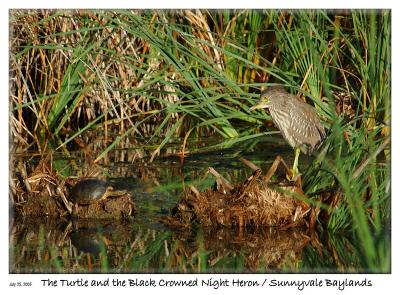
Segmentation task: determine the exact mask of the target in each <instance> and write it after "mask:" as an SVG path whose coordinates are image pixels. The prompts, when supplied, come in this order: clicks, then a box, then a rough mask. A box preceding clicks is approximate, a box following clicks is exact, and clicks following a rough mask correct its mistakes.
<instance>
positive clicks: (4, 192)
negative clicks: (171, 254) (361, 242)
mask: <svg viewBox="0 0 400 295" xmlns="http://www.w3.org/2000/svg"><path fill="white" fill-rule="evenodd" d="M4 2H5V1H2V3H1V4H0V22H1V32H2V34H0V38H1V42H0V56H1V61H2V64H3V66H2V67H1V68H0V73H1V74H0V75H1V80H0V81H1V99H0V111H1V112H2V114H1V116H0V130H1V132H2V134H1V138H2V139H3V140H4V142H3V143H2V144H1V147H0V149H1V152H0V157H1V158H0V163H3V167H1V169H0V173H1V178H0V179H1V185H0V191H1V194H0V197H1V202H2V203H1V207H0V208H1V210H2V212H1V216H2V220H1V221H2V222H1V223H0V224H1V237H2V243H1V246H0V247H1V254H2V257H3V259H2V260H1V273H0V276H1V279H0V288H2V289H3V290H4V291H8V292H7V293H5V294H8V293H11V292H12V293H13V294H24V295H26V294H29V292H30V293H31V294H37V293H36V291H39V292H41V293H39V294H55V293H56V294H69V295H70V294H71V292H75V291H78V292H79V293H83V292H85V291H88V290H90V291H95V292H96V293H99V294H109V293H110V292H114V291H115V292H118V293H121V294H122V293H124V294H125V293H126V294H128V293H129V294H135V293H136V294H141V293H143V292H146V293H147V292H148V291H150V292H151V290H150V289H143V288H138V289H137V288H117V289H114V288H113V289H111V288H91V289H89V288H43V287H41V282H40V280H41V279H47V278H50V279H61V278H67V279H73V278H82V277H84V278H87V279H89V280H90V279H96V280H100V279H106V278H107V277H111V278H115V277H119V278H121V279H128V278H131V279H132V278H143V279H145V278H149V277H152V278H154V279H157V278H165V277H168V279H172V278H174V279H182V277H183V276H184V277H185V279H189V278H195V277H198V278H200V279H201V278H204V277H215V278H218V277H221V278H229V279H232V278H236V277H240V278H244V279H253V278H260V280H263V279H264V278H265V277H267V278H268V279H272V278H276V279H280V280H284V279H286V280H309V279H315V278H331V279H335V278H337V279H341V280H343V279H345V278H348V279H363V278H364V277H367V278H370V279H372V281H373V284H374V285H373V287H371V288H361V289H354V288H346V289H345V291H337V290H336V289H334V288H323V289H321V288H308V289H306V291H302V292H301V291H298V290H297V289H295V288H290V289H286V288H251V289H247V288H227V289H224V288H222V289H218V290H213V289H200V288H179V289H177V288H175V289H173V290H172V289H164V288H157V289H155V291H156V292H157V293H161V292H162V293H171V294H188V293H189V294H203V293H205V292H207V293H217V292H218V293H220V294H222V293H225V292H229V293H232V292H233V293H234V294H237V293H242V292H247V291H249V292H252V293H257V294H282V293H290V294H298V293H304V294H319V295H320V294H321V292H323V294H337V293H340V294H344V293H346V294H349V293H350V292H353V293H354V292H362V293H363V294H374V295H376V293H377V292H379V291H384V292H387V293H388V294H393V293H394V290H395V289H399V288H398V285H399V283H400V281H399V280H398V278H399V265H398V261H399V259H398V258H399V254H398V252H399V251H398V250H399V249H400V244H399V235H398V233H399V217H398V216H399V215H398V214H397V212H399V197H400V196H399V186H398V183H399V180H400V179H399V176H400V173H399V168H398V165H399V164H400V162H399V154H398V152H400V146H399V140H398V139H399V136H400V134H399V132H398V129H399V128H398V126H400V116H399V112H400V108H399V107H400V105H399V99H400V98H399V94H400V91H399V85H400V83H399V69H400V64H399V54H400V48H399V43H398V42H399V33H398V31H399V28H400V9H399V4H398V3H400V2H396V1H385V0H381V1H376V0H374V1H372V0H368V1H361V0H357V1H348V0H347V1H342V0H340V1H339V0H336V1H309V0H306V1H304V0H302V1H285V0H281V1H268V2H267V1H254V0H246V1H243V0H242V1H239V0H233V1H232V0H231V1H226V0H224V1H215V0H214V1H210V0H201V1H198V0H196V1H190V2H188V1H181V0H179V1H169V2H162V3H160V1H157V0H146V1H138V0H136V1H122V0H113V1H82V0H80V1H77V0H69V1H40V0H39V1H18V0H14V1H11V2H9V3H4ZM10 8H248V9H252V8H391V9H392V41H393V43H392V75H393V77H392V81H393V84H392V186H393V188H392V212H393V214H392V274H390V275H311V274H310V275H174V274H172V275H118V276H115V275H53V274H52V275H9V274H8V256H9V249H8V221H7V216H8V171H9V167H8V144H7V142H8V42H9V41H8V27H9V24H8V9H10ZM6 32H7V34H6ZM6 65H7V66H6ZM396 151H397V153H396ZM16 280H17V281H33V282H34V286H33V287H31V288H29V289H28V288H26V289H25V288H9V287H8V284H9V282H11V281H16ZM396 287H397V288H396ZM5 289H7V290H5Z"/></svg>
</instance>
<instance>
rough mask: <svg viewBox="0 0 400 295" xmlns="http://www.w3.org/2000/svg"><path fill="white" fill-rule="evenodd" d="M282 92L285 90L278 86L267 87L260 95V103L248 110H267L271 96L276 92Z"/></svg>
mask: <svg viewBox="0 0 400 295" xmlns="http://www.w3.org/2000/svg"><path fill="white" fill-rule="evenodd" d="M282 91H285V89H284V88H283V87H282V86H280V85H277V86H271V87H268V88H267V89H265V90H263V91H262V92H261V94H260V101H259V102H258V103H257V104H256V105H254V106H252V107H251V108H250V111H253V110H256V109H266V108H268V107H269V103H270V100H271V97H273V95H274V94H276V92H282Z"/></svg>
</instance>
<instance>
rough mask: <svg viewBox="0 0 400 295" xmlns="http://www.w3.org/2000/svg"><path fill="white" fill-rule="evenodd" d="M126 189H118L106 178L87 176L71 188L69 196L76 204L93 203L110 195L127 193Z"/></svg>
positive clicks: (115, 195) (116, 195)
mask: <svg viewBox="0 0 400 295" xmlns="http://www.w3.org/2000/svg"><path fill="white" fill-rule="evenodd" d="M126 194H127V192H126V191H116V190H114V188H113V187H112V186H110V185H109V183H108V182H107V181H105V180H101V179H97V178H86V179H82V180H80V181H78V183H76V184H75V185H74V187H73V188H72V189H71V191H70V194H69V198H70V200H71V201H72V202H73V203H74V204H75V205H91V204H94V203H97V202H100V201H104V200H106V199H107V198H108V197H119V196H123V195H126Z"/></svg>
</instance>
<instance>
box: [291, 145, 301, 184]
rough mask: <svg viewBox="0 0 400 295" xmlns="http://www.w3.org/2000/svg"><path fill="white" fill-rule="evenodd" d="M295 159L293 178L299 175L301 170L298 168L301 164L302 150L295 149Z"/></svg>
mask: <svg viewBox="0 0 400 295" xmlns="http://www.w3.org/2000/svg"><path fill="white" fill-rule="evenodd" d="M294 153H295V157H294V163H293V168H292V173H293V177H295V176H296V175H297V174H299V169H298V168H297V166H298V164H299V155H300V148H298V147H296V148H295V149H294Z"/></svg>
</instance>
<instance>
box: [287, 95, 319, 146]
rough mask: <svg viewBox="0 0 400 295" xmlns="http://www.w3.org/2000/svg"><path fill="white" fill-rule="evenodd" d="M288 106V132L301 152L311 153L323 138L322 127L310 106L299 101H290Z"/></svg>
mask: <svg viewBox="0 0 400 295" xmlns="http://www.w3.org/2000/svg"><path fill="white" fill-rule="evenodd" d="M296 99H297V98H296ZM289 104H290V110H289V113H290V115H289V118H290V119H289V120H290V123H289V130H288V132H289V133H290V134H291V135H292V136H293V138H294V140H295V141H296V142H297V144H298V145H299V146H300V148H301V150H302V152H304V153H311V152H312V151H313V150H314V148H315V147H316V146H317V145H318V144H319V143H320V142H321V141H322V140H323V138H324V137H325V130H324V127H323V126H322V124H321V122H320V120H319V117H318V115H317V114H316V112H315V110H314V108H313V107H312V106H310V105H308V104H306V103H304V102H302V101H299V100H290V103H289ZM302 146H303V147H302ZM305 146H307V148H305Z"/></svg>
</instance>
